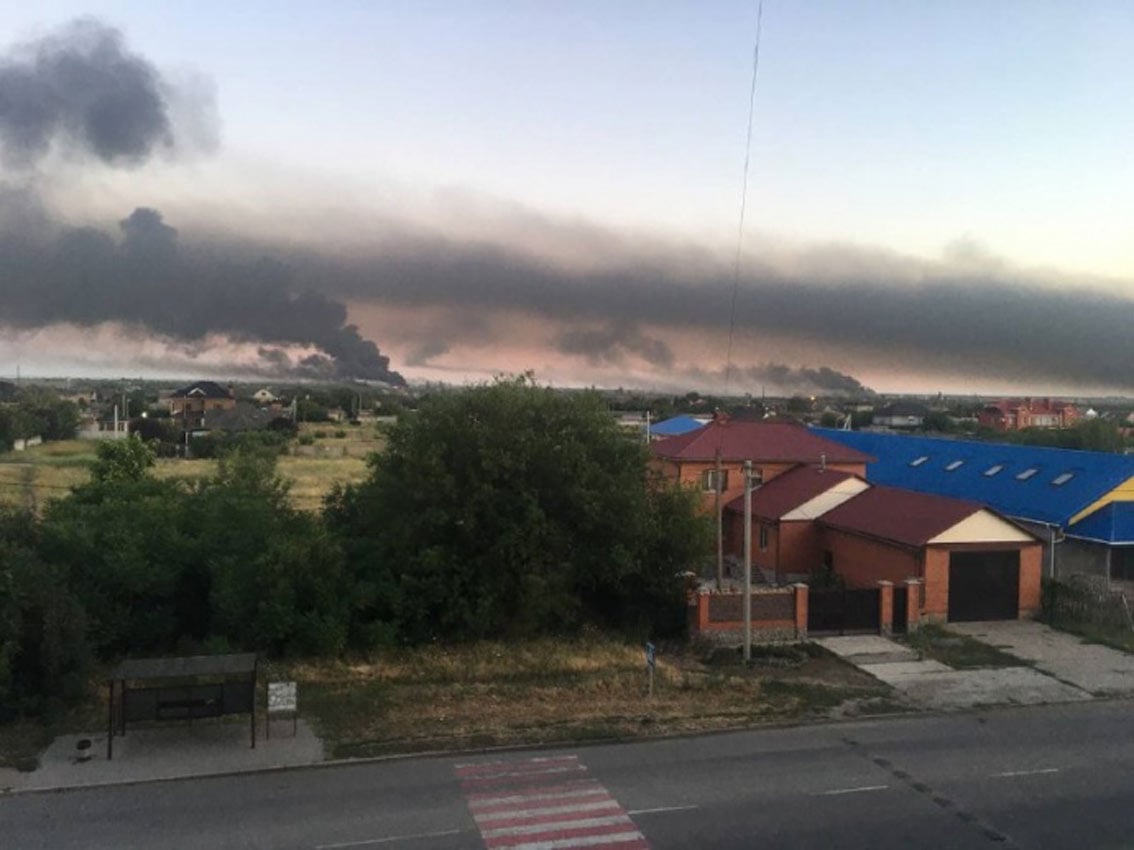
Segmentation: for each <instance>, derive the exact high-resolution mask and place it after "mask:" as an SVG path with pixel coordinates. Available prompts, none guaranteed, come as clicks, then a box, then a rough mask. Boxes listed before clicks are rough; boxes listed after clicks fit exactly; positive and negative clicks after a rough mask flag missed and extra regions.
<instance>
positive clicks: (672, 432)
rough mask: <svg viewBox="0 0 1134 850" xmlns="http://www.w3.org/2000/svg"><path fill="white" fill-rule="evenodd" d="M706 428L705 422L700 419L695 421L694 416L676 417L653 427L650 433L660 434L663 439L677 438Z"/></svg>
mask: <svg viewBox="0 0 1134 850" xmlns="http://www.w3.org/2000/svg"><path fill="white" fill-rule="evenodd" d="M704 427H705V423H704V422H702V421H701V420H699V419H694V418H693V417H692V416H674V417H673V418H672V419H665V420H662V421H661V422H658V423H657V424H655V425H651V426H650V433H651V434H660V435H661V436H663V437H677V436H679V435H681V434H688V433H689V432H690V431H696V430H697V429H698V428H704Z"/></svg>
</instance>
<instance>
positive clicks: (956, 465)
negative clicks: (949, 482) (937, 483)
mask: <svg viewBox="0 0 1134 850" xmlns="http://www.w3.org/2000/svg"><path fill="white" fill-rule="evenodd" d="M964 465H965V462H964V461H963V460H954V461H952V462H950V463H947V464H945V471H946V472H952V471H953V470H954V469H960V468H961V467H962V466H964Z"/></svg>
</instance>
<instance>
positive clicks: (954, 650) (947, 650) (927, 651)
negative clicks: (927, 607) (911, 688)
mask: <svg viewBox="0 0 1134 850" xmlns="http://www.w3.org/2000/svg"><path fill="white" fill-rule="evenodd" d="M899 640H901V641H903V642H904V643H905V644H906V645H907V646H909V647H910V648H911V649H915V650H917V651H918V652H920V653H921V654H922V655H923V656H924V657H926V658H931V659H933V660H934V661H940V662H941V663H942V664H945V665H947V666H949V667H952V668H953V669H954V670H971V669H974V668H978V667H1025V666H1027V662H1025V661H1023V660H1021V659H1019V658H1017V657H1016V656H1015V655H1009V654H1008V653H1007V652H1004V651H1003V650H1001V649H997V648H996V647H995V646H989V645H988V644H987V643H982V642H981V641H979V640H975V639H974V638H971V637H968V636H967V635H959V634H956V633H955V632H951V631H949V630H948V629H944V628H942V627H941V626H937V625H932V624H929V625H924V626H922V627H921V628H919V629H918V630H917V631H916V632H913V633H912V634H909V635H905V636H904V637H902V638H899Z"/></svg>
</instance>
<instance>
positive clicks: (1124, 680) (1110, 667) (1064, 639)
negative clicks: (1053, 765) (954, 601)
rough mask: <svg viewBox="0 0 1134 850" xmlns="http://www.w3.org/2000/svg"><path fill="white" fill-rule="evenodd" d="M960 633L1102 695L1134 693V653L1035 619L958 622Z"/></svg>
mask: <svg viewBox="0 0 1134 850" xmlns="http://www.w3.org/2000/svg"><path fill="white" fill-rule="evenodd" d="M949 628H950V629H951V630H952V631H955V632H957V633H958V634H963V635H968V636H969V637H971V638H975V639H976V640H979V641H983V642H984V643H988V644H991V645H993V646H995V647H998V648H1000V649H1003V650H1004V651H1005V652H1008V653H1010V654H1012V655H1015V656H1016V657H1017V658H1022V659H1024V660H1025V661H1028V662H1031V663H1032V664H1033V665H1034V666H1035V667H1036V669H1038V670H1042V671H1043V672H1044V673H1047V674H1049V675H1051V676H1055V677H1056V678H1058V679H1061V680H1063V681H1064V682H1068V683H1070V684H1072V685H1074V686H1076V687H1078V688H1082V689H1083V690H1084V691H1088V692H1090V693H1092V694H1096V695H1099V696H1122V695H1131V694H1134V655H1128V654H1127V653H1125V652H1120V651H1118V650H1117V649H1111V648H1110V647H1108V646H1101V645H1100V644H1092V643H1085V642H1084V641H1083V639H1082V638H1080V637H1077V636H1076V635H1072V634H1068V633H1067V632H1061V631H1058V630H1057V629H1053V628H1051V627H1050V626H1047V625H1045V624H1044V623H1037V622H1035V621H1034V620H1005V621H1003V622H995V623H954V624H951V625H950V626H949Z"/></svg>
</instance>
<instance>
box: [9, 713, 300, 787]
mask: <svg viewBox="0 0 1134 850" xmlns="http://www.w3.org/2000/svg"><path fill="white" fill-rule="evenodd" d="M264 731H265V730H264V728H263V722H262V721H261V723H260V727H259V729H258V730H257V740H256V748H255V749H252V748H251V747H250V746H249V733H248V724H247V722H229V721H227V720H221V721H197V722H195V723H194V724H193V725H191V726H190V725H188V724H175V725H168V726H161V727H153V728H148V729H147V728H136V729H135V728H131V729H130V730H129V731H128V733H127V735H126V736H125V737H116V738H115V739H114V758H113V759H112V760H110V761H107V758H106V731H105V730H103V731H102V732H98V733H92V734H72V735H64V736H61V737H59V738H56V739H55V741H53V742H52V743H51V745H50V746H49V747H48V748H47V749H46V750H45V751H44V753H43V755H42V756H41V757H40V766H39V769H38V770H35V771H31V772H28V773H19V772H16V771H12V770H7V771H4V772H3V774H2V775H0V790H9V791H33V790H35V791H42V790H47V789H52V788H65V787H66V788H74V787H80V786H91V785H106V784H116V783H122V782H148V781H153V780H158V779H179V778H183V777H192V776H209V775H215V774H222V773H241V772H246V771H258V770H265V769H269V768H279V767H297V766H301V765H307V764H315V763H318V762H321V761H323V742H322V741H321V740H320V739H319V738H318V737H317V736H316V735H315V733H314V732H312V731H311V728H310V727H309V726H308V725H307V724H306V723H305V722H304V721H303V720H300V721H299V723H298V725H297V727H296V733H295V735H294V736H293V735H292V729H291V721H290V720H289V721H286V722H284V721H279V720H277V721H275V722H273V724H272V737H271V739H268V738H266V736H265V735H264ZM82 739H86V740H89V741H90V742H91V746H90V747H89V749H87V750H85V753H87V754H89V758H88V759H87V760H80V752H81V751H80V750H79V749H78V748H77V746H76V745H77V744H78V742H79V741H80V740H82Z"/></svg>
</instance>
